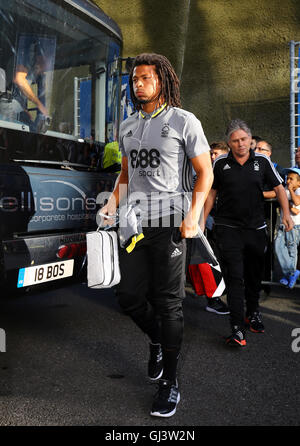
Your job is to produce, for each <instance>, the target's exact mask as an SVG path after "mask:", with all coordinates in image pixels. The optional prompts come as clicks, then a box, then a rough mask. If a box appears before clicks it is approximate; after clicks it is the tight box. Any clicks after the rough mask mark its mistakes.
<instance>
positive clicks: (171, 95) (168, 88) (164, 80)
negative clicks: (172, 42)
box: [129, 53, 181, 110]
mask: <svg viewBox="0 0 300 446" xmlns="http://www.w3.org/2000/svg"><path fill="white" fill-rule="evenodd" d="M139 65H155V68H156V73H157V75H158V78H159V80H160V82H161V92H160V95H159V97H161V96H162V97H163V98H164V101H165V102H166V104H167V106H172V107H179V108H181V101H180V89H179V86H180V82H179V79H178V77H177V74H176V73H175V70H174V68H173V67H172V65H171V63H170V61H169V60H168V59H167V58H166V57H165V56H162V55H161V54H155V53H152V54H150V53H143V54H140V55H139V56H137V57H136V58H135V60H134V62H133V65H132V68H131V71H130V75H129V87H130V95H131V100H132V103H133V106H134V108H135V110H140V109H141V104H140V102H139V101H138V99H137V98H136V97H135V94H134V91H133V82H132V77H133V70H134V68H135V67H137V66H139Z"/></svg>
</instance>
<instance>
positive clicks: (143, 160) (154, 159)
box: [130, 148, 160, 176]
mask: <svg viewBox="0 0 300 446" xmlns="http://www.w3.org/2000/svg"><path fill="white" fill-rule="evenodd" d="M130 163H131V167H132V168H133V169H143V170H140V171H139V175H140V176H155V175H156V176H160V171H159V169H158V168H159V166H160V153H159V151H158V150H157V149H149V150H148V149H146V148H143V149H141V150H136V149H133V150H131V151H130ZM149 168H150V169H152V170H147V171H146V169H149Z"/></svg>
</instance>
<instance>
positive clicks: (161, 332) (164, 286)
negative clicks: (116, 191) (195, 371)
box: [117, 228, 186, 351]
mask: <svg viewBox="0 0 300 446" xmlns="http://www.w3.org/2000/svg"><path fill="white" fill-rule="evenodd" d="M143 232H144V236H145V237H144V239H143V240H141V241H139V242H138V243H137V244H136V247H135V248H134V250H133V251H132V252H131V253H129V254H128V253H127V251H126V250H125V249H122V248H121V249H120V269H121V282H120V284H119V285H118V287H117V296H118V299H119V304H120V306H121V308H122V309H123V311H124V312H125V313H126V314H128V315H129V316H130V317H131V318H132V319H133V321H134V322H135V323H136V324H137V325H138V327H139V328H140V329H141V330H142V331H143V332H144V333H146V334H147V335H148V336H149V338H150V340H151V341H152V342H154V343H157V342H160V343H161V344H162V347H163V349H167V350H176V351H179V349H180V346H181V343H182V337H183V313H182V300H183V298H184V296H185V292H184V285H185V258H186V241H185V240H184V239H181V237H180V232H179V229H178V228H144V230H143Z"/></svg>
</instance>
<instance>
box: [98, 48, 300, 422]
mask: <svg viewBox="0 0 300 446" xmlns="http://www.w3.org/2000/svg"><path fill="white" fill-rule="evenodd" d="M129 85H130V92H131V99H132V102H133V105H134V109H135V113H134V114H133V115H131V116H130V117H129V118H127V119H126V120H125V121H124V122H123V123H122V125H121V129H120V135H119V147H120V150H121V153H122V161H121V171H120V174H119V176H118V178H117V180H116V183H115V187H114V190H113V192H112V194H111V196H110V198H109V199H108V202H107V203H106V204H105V206H104V207H102V209H101V214H102V215H103V216H104V221H103V222H104V223H105V224H107V225H112V224H114V221H115V217H116V214H117V210H118V208H119V216H120V219H119V221H120V228H121V227H122V228H124V227H125V228H126V233H127V236H128V237H129V235H130V234H131V235H134V234H138V237H137V242H136V244H135V245H134V249H130V250H127V249H126V237H122V239H121V237H120V245H121V242H122V246H120V249H119V261H120V270H121V281H120V284H119V285H118V286H117V290H116V294H117V296H118V300H119V304H120V306H121V308H122V310H123V311H124V313H125V314H127V315H128V316H130V317H131V319H132V321H133V322H134V323H135V324H136V325H137V326H138V328H139V329H140V330H141V331H142V332H143V333H144V334H145V335H146V336H147V338H148V340H149V353H150V356H149V361H148V377H149V379H150V380H151V381H152V382H158V384H159V386H158V392H157V393H156V394H155V396H154V400H153V404H152V408H151V412H150V414H151V415H152V416H158V417H170V416H172V415H173V414H174V413H175V412H176V408H177V405H178V403H179V401H180V391H179V383H178V376H177V365H178V360H179V356H180V351H181V345H182V340H183V328H184V315H183V307H182V303H183V299H184V297H185V279H186V258H187V255H186V253H187V241H188V240H189V239H193V238H195V237H198V236H199V222H200V224H201V225H202V230H204V224H203V223H202V220H201V219H200V216H201V212H202V210H203V209H204V222H205V221H207V224H208V225H210V230H211V231H212V233H213V235H214V237H215V242H216V247H217V255H218V256H219V261H220V264H221V268H222V273H223V274H224V278H225V283H226V296H227V304H228V309H227V313H228V312H229V321H230V328H231V333H230V335H229V336H228V337H226V344H227V345H230V346H237V347H245V346H246V327H247V326H248V327H249V328H250V330H252V331H253V332H256V333H263V332H264V330H265V327H264V324H263V322H262V318H261V314H260V310H259V295H260V290H261V274H262V267H263V263H264V255H265V250H266V247H267V241H268V239H267V234H266V228H267V225H266V222H265V212H264V204H265V198H264V194H263V187H264V186H265V191H266V192H268V191H269V192H272V195H274V196H276V199H277V201H278V203H279V205H280V208H281V225H282V226H281V227H282V232H283V233H284V234H287V233H290V234H292V230H293V228H294V227H295V228H297V226H298V225H297V222H296V224H295V222H294V221H293V218H294V216H296V217H297V215H298V209H297V206H298V207H299V203H298V198H297V197H299V194H298V189H299V185H300V183H299V179H300V177H299V178H298V176H297V175H298V173H297V169H296V168H295V169H296V170H295V169H292V170H290V171H289V172H288V175H287V176H288V178H290V179H288V180H287V181H286V184H287V186H286V187H287V188H288V189H289V194H290V195H289V197H288V195H287V190H285V188H284V185H283V184H284V183H283V178H282V177H281V176H280V175H279V173H278V170H276V168H275V166H274V164H273V163H272V162H271V160H270V157H269V156H265V153H266V154H267V153H270V154H271V149H270V145H268V144H267V142H266V141H263V140H261V141H258V139H259V138H258V137H255V138H254V137H252V132H251V130H250V129H249V127H248V125H247V124H246V123H245V122H243V121H241V120H239V119H236V120H233V121H231V122H230V123H229V125H228V128H227V131H226V140H225V142H224V143H219V142H217V143H213V144H211V147H210V146H209V144H208V142H207V139H206V137H205V134H204V132H203V129H202V125H201V123H200V121H199V120H198V119H197V118H196V117H195V115H194V114H192V113H190V112H188V111H186V110H183V109H182V108H181V101H180V89H179V79H178V77H177V75H176V73H175V71H174V69H173V67H172V65H171V64H170V62H169V61H168V59H167V58H166V57H164V56H162V55H158V54H148V53H146V54H141V55H139V56H137V57H136V58H135V61H134V63H133V66H132V70H131V73H130V75H129ZM254 139H255V141H254ZM260 143H261V144H260ZM251 146H252V149H251ZM257 146H258V147H257ZM267 150H268V152H267ZM299 158H300V153H299V157H298V154H297V156H296V160H297V161H296V162H297V163H298V160H299ZM212 160H213V163H212ZM277 169H278V168H277ZM291 172H292V173H291ZM295 173H296V174H297V175H295ZM299 174H300V170H299ZM193 179H194V181H193ZM299 190H300V189H299ZM187 191H191V192H190V195H188V194H187ZM187 197H188V199H187ZM155 198H156V199H157V198H159V200H158V201H157V202H156V200H155ZM289 200H290V201H292V204H291V205H289ZM171 203H172V205H171ZM182 203H188V206H187V209H183V207H182ZM123 205H124V207H123ZM124 208H125V212H123V211H122V209H124ZM150 210H151V212H150ZM183 211H184V212H183ZM291 215H292V216H291ZM209 216H210V217H211V218H209ZM122 219H123V220H124V221H122ZM178 220H179V223H178ZM165 221H168V224H167V225H166V224H165ZM121 222H122V225H121ZM124 223H125V224H124ZM298 228H299V227H298ZM298 230H299V229H298ZM200 235H201V233H200ZM128 240H130V237H129V238H128ZM285 266H286V270H285V272H284V274H285V277H286V280H287V286H289V287H292V286H293V283H292V279H291V277H292V276H293V277H294V279H295V277H296V275H295V271H291V270H290V269H288V267H290V265H285ZM245 303H246V313H245V311H244V305H245Z"/></svg>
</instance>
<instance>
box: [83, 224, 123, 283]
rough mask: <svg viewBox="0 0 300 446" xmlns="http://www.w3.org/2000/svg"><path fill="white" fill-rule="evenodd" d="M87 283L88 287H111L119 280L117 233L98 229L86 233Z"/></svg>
mask: <svg viewBox="0 0 300 446" xmlns="http://www.w3.org/2000/svg"><path fill="white" fill-rule="evenodd" d="M86 245H87V283H88V287H89V288H111V287H113V286H114V285H117V284H118V283H119V282H120V280H121V274H120V266H119V253H118V235H117V232H116V231H107V230H106V231H105V230H100V229H99V228H98V229H97V231H93V232H88V233H87V234H86Z"/></svg>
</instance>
